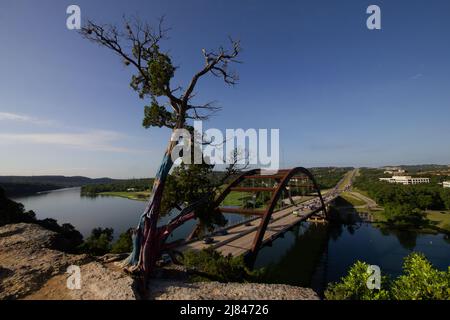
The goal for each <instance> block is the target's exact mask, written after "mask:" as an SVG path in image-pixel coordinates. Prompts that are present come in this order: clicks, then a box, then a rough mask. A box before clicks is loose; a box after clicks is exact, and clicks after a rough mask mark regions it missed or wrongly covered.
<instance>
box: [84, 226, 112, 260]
mask: <svg viewBox="0 0 450 320" xmlns="http://www.w3.org/2000/svg"><path fill="white" fill-rule="evenodd" d="M113 233H114V230H113V229H112V228H105V229H103V228H95V229H93V230H92V232H91V235H90V236H89V237H88V238H87V239H86V240H85V241H84V243H83V244H82V245H81V246H80V250H81V251H82V252H84V253H89V254H93V255H96V256H101V255H104V254H106V253H108V252H110V251H111V241H112V239H113Z"/></svg>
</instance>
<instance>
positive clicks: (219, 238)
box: [178, 200, 330, 256]
mask: <svg viewBox="0 0 450 320" xmlns="http://www.w3.org/2000/svg"><path fill="white" fill-rule="evenodd" d="M313 201H314V200H309V201H306V202H303V203H301V204H298V205H295V206H290V207H288V208H285V209H283V210H280V211H277V212H274V213H273V214H272V220H271V222H270V223H269V225H268V226H267V230H266V232H265V233H264V238H263V243H267V242H270V241H272V240H274V239H275V238H277V237H278V236H279V235H280V234H282V233H284V232H285V231H286V230H287V229H289V228H291V227H292V226H293V225H295V224H297V223H299V222H301V221H304V220H306V219H308V218H309V217H310V216H311V215H313V214H314V213H315V212H317V211H319V210H320V209H321V208H318V209H314V210H311V209H306V210H305V208H306V205H307V204H310V203H312V202H313ZM329 201H330V200H328V202H329ZM302 208H304V209H303V210H302ZM293 211H297V212H298V216H297V215H294V214H293ZM260 223H261V218H256V219H254V220H252V221H250V222H249V223H248V225H246V224H240V225H236V226H233V227H230V228H229V229H226V230H227V234H224V235H215V236H214V243H212V244H205V243H204V242H203V241H202V240H197V241H193V242H190V243H186V244H185V245H183V246H182V247H180V248H178V249H179V250H180V251H186V250H202V249H205V248H208V247H213V248H214V249H216V250H217V251H219V252H220V253H222V254H224V255H228V254H231V255H233V256H240V255H242V254H245V253H247V252H248V251H249V250H250V249H251V247H252V244H253V240H254V238H255V235H256V232H257V231H258V226H259V224H260Z"/></svg>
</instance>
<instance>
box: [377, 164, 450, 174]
mask: <svg viewBox="0 0 450 320" xmlns="http://www.w3.org/2000/svg"><path fill="white" fill-rule="evenodd" d="M392 167H397V168H402V169H404V170H406V171H408V172H411V173H418V172H424V171H437V170H449V169H450V165H445V164H414V165H397V166H384V167H381V168H382V169H385V168H392Z"/></svg>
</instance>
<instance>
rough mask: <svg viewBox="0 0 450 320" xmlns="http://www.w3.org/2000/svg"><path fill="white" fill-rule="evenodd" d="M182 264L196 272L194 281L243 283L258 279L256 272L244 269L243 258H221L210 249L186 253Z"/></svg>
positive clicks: (229, 256) (221, 256)
mask: <svg viewBox="0 0 450 320" xmlns="http://www.w3.org/2000/svg"><path fill="white" fill-rule="evenodd" d="M183 264H184V265H185V266H186V267H187V268H190V269H193V270H195V271H196V273H197V275H195V276H194V277H193V280H194V281H205V280H213V281H219V282H245V281H253V280H255V279H256V278H257V277H258V272H254V271H250V270H249V269H248V268H247V267H246V265H245V263H244V258H243V257H233V256H231V255H228V256H223V255H222V254H220V253H219V252H217V251H215V250H214V249H211V248H208V249H205V250H202V251H188V252H186V253H185V254H184V257H183Z"/></svg>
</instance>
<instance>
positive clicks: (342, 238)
mask: <svg viewBox="0 0 450 320" xmlns="http://www.w3.org/2000/svg"><path fill="white" fill-rule="evenodd" d="M412 251H419V252H422V253H424V254H425V256H426V257H427V258H428V259H429V260H430V261H431V262H432V263H433V264H434V265H435V266H436V267H437V268H439V269H441V270H446V269H447V267H448V266H449V265H450V242H449V241H448V237H446V236H445V235H443V234H420V233H416V232H405V231H399V230H393V229H388V228H383V229H378V228H376V227H375V226H373V225H372V224H370V223H357V224H352V225H344V224H328V225H325V224H318V225H315V224H308V223H304V224H302V225H300V226H299V227H297V228H295V229H293V230H292V231H290V232H288V233H287V234H286V235H285V237H284V238H282V239H278V240H276V241H274V242H273V245H272V247H264V248H263V249H261V250H260V252H259V254H258V258H257V261H256V263H255V267H264V268H265V269H266V270H265V273H264V280H265V281H267V282H272V283H274V282H278V283H285V284H292V285H300V286H307V287H312V288H314V289H315V290H317V291H319V292H321V291H323V290H324V288H325V286H326V284H327V283H328V282H334V281H338V280H339V279H340V278H341V277H342V276H344V275H345V274H346V273H347V270H348V268H349V267H350V266H351V265H353V264H354V263H355V262H356V261H357V260H361V261H366V262H368V263H370V264H376V265H379V266H380V268H381V270H382V272H384V273H387V274H389V275H391V276H398V275H399V274H400V273H401V271H402V270H401V267H402V263H403V258H404V257H405V256H407V255H408V254H409V253H411V252H412Z"/></svg>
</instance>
